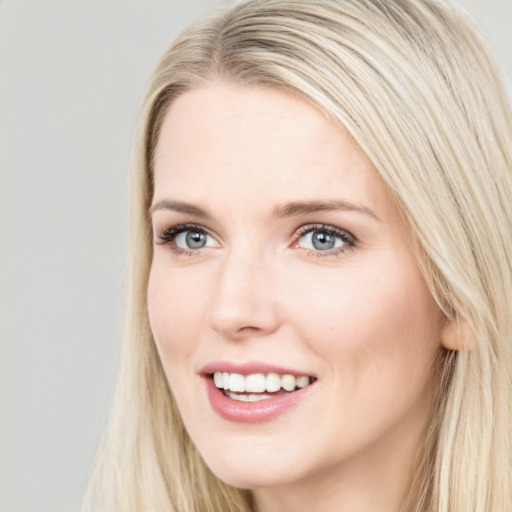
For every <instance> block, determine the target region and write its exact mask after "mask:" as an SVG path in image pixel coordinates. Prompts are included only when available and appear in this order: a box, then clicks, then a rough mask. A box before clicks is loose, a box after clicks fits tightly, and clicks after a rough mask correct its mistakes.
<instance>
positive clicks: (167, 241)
mask: <svg viewBox="0 0 512 512" xmlns="http://www.w3.org/2000/svg"><path fill="white" fill-rule="evenodd" d="M187 231H192V232H194V233H201V234H204V235H208V236H211V235H210V233H209V232H208V231H207V230H206V229H204V227H203V226H201V225H199V224H177V225H175V226H171V227H168V228H166V229H165V230H164V231H163V232H162V233H161V234H160V235H159V236H158V240H157V242H156V243H157V244H158V245H169V246H170V248H171V250H172V252H173V253H175V254H176V255H178V256H184V257H190V256H193V255H194V253H197V251H198V249H196V250H186V249H181V248H179V247H177V245H176V243H175V239H176V237H177V236H178V235H180V234H181V233H184V232H187ZM314 232H318V233H326V234H328V235H331V236H333V237H335V238H338V239H340V240H341V241H342V242H343V245H342V246H341V247H336V248H333V249H328V250H325V251H320V250H314V249H310V250H309V251H308V255H309V256H316V257H326V256H336V257H339V256H340V255H341V254H343V253H345V252H346V251H348V250H352V249H354V247H355V246H356V243H357V239H356V238H355V237H354V236H353V235H351V234H350V233H349V232H347V231H345V230H342V229H339V228H336V227H334V226H330V225H327V224H310V225H307V226H303V227H301V228H300V229H299V230H298V231H297V233H296V235H295V240H294V242H293V244H292V247H296V248H299V245H298V243H299V240H300V239H301V238H302V237H304V236H305V235H307V234H308V233H314Z"/></svg>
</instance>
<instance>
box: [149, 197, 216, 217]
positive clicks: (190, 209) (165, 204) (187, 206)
mask: <svg viewBox="0 0 512 512" xmlns="http://www.w3.org/2000/svg"><path fill="white" fill-rule="evenodd" d="M156 210H172V211H174V212H180V213H187V214H188V215H194V216H195V217H200V218H202V219H211V218H212V216H211V215H210V214H209V213H207V212H206V210H203V209H202V208H200V207H199V206H196V205H195V204H191V203H183V202H181V201H173V200H171V199H164V200H162V201H158V203H155V204H154V205H153V206H151V207H150V209H149V214H150V215H151V214H152V213H153V212H154V211H156Z"/></svg>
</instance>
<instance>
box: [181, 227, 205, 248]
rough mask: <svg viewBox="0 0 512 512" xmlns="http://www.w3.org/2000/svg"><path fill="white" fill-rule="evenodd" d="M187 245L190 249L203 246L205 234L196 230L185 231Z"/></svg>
mask: <svg viewBox="0 0 512 512" xmlns="http://www.w3.org/2000/svg"><path fill="white" fill-rule="evenodd" d="M186 240H187V245H188V247H190V249H200V248H201V247H204V245H205V243H206V236H205V234H204V233H198V232H197V231H189V232H188V233H187V237H186Z"/></svg>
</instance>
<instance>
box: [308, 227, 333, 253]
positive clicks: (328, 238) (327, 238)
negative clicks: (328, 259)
mask: <svg viewBox="0 0 512 512" xmlns="http://www.w3.org/2000/svg"><path fill="white" fill-rule="evenodd" d="M312 242H313V247H314V248H315V249H317V250H320V251H325V250H328V249H332V248H333V247H334V244H335V239H334V237H333V236H332V235H329V234H328V233H322V232H319V233H313V240H312Z"/></svg>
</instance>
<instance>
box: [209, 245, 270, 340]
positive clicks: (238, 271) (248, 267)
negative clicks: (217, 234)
mask: <svg viewBox="0 0 512 512" xmlns="http://www.w3.org/2000/svg"><path fill="white" fill-rule="evenodd" d="M272 266H273V265H272V260H271V259H269V258H266V257H265V254H264V252H263V251H261V250H260V251H258V250H256V249H255V247H254V246H253V245H251V244H247V245H245V246H244V245H243V244H240V245H238V246H237V247H233V248H232V249H231V250H227V251H226V256H225V258H224V260H223V261H222V265H221V266H220V268H219V273H218V276H217V280H216V283H215V289H214V291H213V293H212V297H211V300H210V304H209V311H208V321H209V323H210V326H211V327H212V328H213V329H214V330H215V331H217V332H219V333H221V334H222V335H223V336H225V337H228V338H237V337H240V336H243V335H244V334H249V333H250V334H251V335H255V334H259V335H262V334H265V333H270V332H273V331H274V330H276V329H277V326H278V318H277V308H276V307H275V301H274V298H273V296H272V295H273V294H272V288H273V286H272V274H273V269H272Z"/></svg>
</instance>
